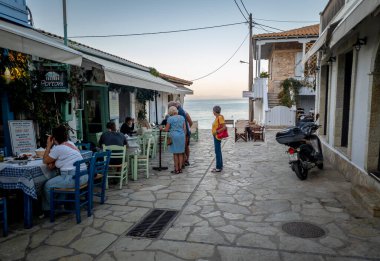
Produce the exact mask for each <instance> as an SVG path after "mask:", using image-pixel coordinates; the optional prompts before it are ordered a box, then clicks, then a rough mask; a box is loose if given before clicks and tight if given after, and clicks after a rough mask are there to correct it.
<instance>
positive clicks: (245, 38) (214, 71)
mask: <svg viewBox="0 0 380 261" xmlns="http://www.w3.org/2000/svg"><path fill="white" fill-rule="evenodd" d="M248 35H249V33H248V34H247V35H246V36H245V37H244V40H243V42H242V43H241V44H240V45H239V47H238V48H237V50H236V51H235V52H234V53H233V54H232V56H231V57H230V58H229V59H228V60H227V61H226V62H224V63H223V64H222V65H221V66H219V67H218V68H217V69H215V70H213V71H212V72H210V73H208V74H206V75H204V76H202V77H199V78H196V79H194V80H191V81H192V82H194V81H198V80H200V79H203V78H206V77H207V76H210V75H211V74H214V73H216V72H217V71H219V70H220V69H221V68H222V67H223V66H225V65H226V64H227V63H228V62H229V61H230V60H231V59H232V58H233V57H234V56H235V54H236V53H237V52H238V51H239V50H240V48H241V47H242V46H243V44H244V42H245V40H247V38H248Z"/></svg>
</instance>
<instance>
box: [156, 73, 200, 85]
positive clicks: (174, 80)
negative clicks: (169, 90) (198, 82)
mask: <svg viewBox="0 0 380 261" xmlns="http://www.w3.org/2000/svg"><path fill="white" fill-rule="evenodd" d="M160 77H161V78H163V79H164V80H167V81H169V82H174V83H179V84H183V85H188V86H190V85H192V84H193V82H192V81H188V80H184V79H180V78H177V77H174V76H171V75H167V74H163V73H160Z"/></svg>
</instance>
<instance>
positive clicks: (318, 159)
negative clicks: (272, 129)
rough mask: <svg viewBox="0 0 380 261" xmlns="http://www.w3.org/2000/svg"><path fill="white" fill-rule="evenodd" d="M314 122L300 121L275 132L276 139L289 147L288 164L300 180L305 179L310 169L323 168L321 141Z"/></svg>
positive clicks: (317, 126)
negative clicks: (293, 125) (294, 125)
mask: <svg viewBox="0 0 380 261" xmlns="http://www.w3.org/2000/svg"><path fill="white" fill-rule="evenodd" d="M319 127H320V126H319V125H318V124H316V123H315V122H307V121H305V122H301V123H300V124H299V125H298V126H296V127H292V128H288V129H284V130H282V131H280V132H278V133H277V134H276V141H277V142H278V143H280V144H284V145H286V146H288V147H289V149H288V151H287V153H288V155H289V164H290V166H291V168H292V170H293V171H294V172H295V173H296V175H297V177H298V178H299V179H300V180H305V179H306V178H307V174H308V172H309V170H310V169H312V168H314V167H317V168H319V169H323V154H322V147H321V141H320V140H319V138H318V136H317V135H316V134H315V132H316V131H317V130H318V128H319Z"/></svg>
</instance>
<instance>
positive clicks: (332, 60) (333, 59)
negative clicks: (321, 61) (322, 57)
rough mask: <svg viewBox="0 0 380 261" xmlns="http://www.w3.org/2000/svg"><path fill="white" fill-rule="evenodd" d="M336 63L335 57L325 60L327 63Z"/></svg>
mask: <svg viewBox="0 0 380 261" xmlns="http://www.w3.org/2000/svg"><path fill="white" fill-rule="evenodd" d="M335 61H336V57H335V56H330V58H329V59H328V60H327V62H328V63H333V62H335Z"/></svg>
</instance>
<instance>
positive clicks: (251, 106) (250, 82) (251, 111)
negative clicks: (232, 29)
mask: <svg viewBox="0 0 380 261" xmlns="http://www.w3.org/2000/svg"><path fill="white" fill-rule="evenodd" d="M252 27H253V24H252V14H249V44H248V46H249V73H248V91H250V92H253V50H252ZM253 119H254V104H253V98H249V121H253Z"/></svg>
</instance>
